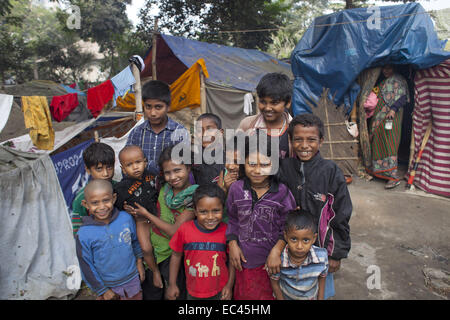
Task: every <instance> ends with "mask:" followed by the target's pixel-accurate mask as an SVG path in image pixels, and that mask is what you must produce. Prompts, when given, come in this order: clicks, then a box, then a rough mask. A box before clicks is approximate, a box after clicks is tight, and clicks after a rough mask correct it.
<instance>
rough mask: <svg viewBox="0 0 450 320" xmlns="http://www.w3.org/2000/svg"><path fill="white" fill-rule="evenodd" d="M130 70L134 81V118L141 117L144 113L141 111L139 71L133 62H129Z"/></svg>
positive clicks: (138, 118)
mask: <svg viewBox="0 0 450 320" xmlns="http://www.w3.org/2000/svg"><path fill="white" fill-rule="evenodd" d="M131 72H132V73H133V76H134V79H135V80H136V83H135V84H134V92H135V100H136V102H135V103H136V110H135V112H134V116H135V120H136V121H139V120H141V119H142V117H143V115H144V113H143V112H142V88H141V73H140V72H139V69H138V67H136V65H135V64H134V63H131Z"/></svg>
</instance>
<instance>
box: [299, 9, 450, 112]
mask: <svg viewBox="0 0 450 320" xmlns="http://www.w3.org/2000/svg"><path fill="white" fill-rule="evenodd" d="M444 46H445V42H444V41H441V40H439V39H438V37H437V34H436V32H435V31H434V27H433V22H432V20H431V18H430V17H429V15H428V14H427V13H426V12H425V10H424V9H423V7H422V6H421V5H420V4H417V3H408V4H404V5H396V6H383V7H369V8H358V9H349V10H343V11H340V12H337V13H333V14H329V15H325V16H321V17H318V18H316V19H315V20H314V22H313V23H312V24H311V26H310V27H309V28H308V30H307V31H306V32H305V34H304V35H303V37H302V38H301V40H300V41H299V43H298V44H297V46H296V48H295V49H294V51H293V53H292V56H291V64H292V72H293V74H294V77H295V80H294V92H293V101H292V107H293V113H294V114H301V113H306V112H309V113H311V111H312V110H311V109H310V107H309V105H308V102H307V101H309V102H314V101H318V100H319V98H320V95H321V94H322V91H323V88H329V89H330V90H329V98H330V99H332V100H333V103H334V104H335V105H337V106H340V105H344V106H345V107H346V111H347V113H348V112H350V111H351V108H352V106H353V103H354V102H355V100H356V98H357V96H358V93H359V91H360V87H359V85H358V84H357V83H356V82H355V80H356V78H357V77H358V75H359V74H360V73H361V72H362V71H363V70H365V69H367V68H371V67H376V66H381V65H384V64H410V65H412V66H413V67H414V68H416V69H425V68H429V67H432V66H435V65H438V64H439V63H441V62H442V61H444V60H446V59H448V58H450V52H446V51H444V50H443V48H444ZM333 97H334V98H333Z"/></svg>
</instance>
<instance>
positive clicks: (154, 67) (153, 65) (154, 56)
mask: <svg viewBox="0 0 450 320" xmlns="http://www.w3.org/2000/svg"><path fill="white" fill-rule="evenodd" d="M157 37H158V18H155V26H154V29H153V39H152V79H153V80H156V79H157V77H156V40H157Z"/></svg>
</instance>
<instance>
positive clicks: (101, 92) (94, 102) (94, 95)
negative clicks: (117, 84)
mask: <svg viewBox="0 0 450 320" xmlns="http://www.w3.org/2000/svg"><path fill="white" fill-rule="evenodd" d="M113 95H114V86H113V84H112V82H111V80H106V81H105V82H103V83H101V84H99V85H98V86H95V87H93V88H90V89H88V91H87V107H88V109H89V110H90V111H91V113H92V115H93V116H94V118H97V116H98V115H99V114H100V112H101V111H102V109H103V107H104V106H105V105H106V104H107V103H108V102H109V100H111V99H112V97H113Z"/></svg>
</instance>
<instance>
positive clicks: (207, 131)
mask: <svg viewBox="0 0 450 320" xmlns="http://www.w3.org/2000/svg"><path fill="white" fill-rule="evenodd" d="M196 133H197V135H198V136H197V137H195V138H196V140H195V142H196V143H195V144H194V146H196V147H198V150H195V151H194V156H193V158H194V163H193V164H192V167H191V171H192V175H193V177H194V181H195V183H196V184H198V185H202V184H208V183H217V182H218V180H219V175H220V172H221V171H222V170H223V169H224V162H225V161H224V156H223V151H224V150H223V149H224V148H223V129H222V120H221V119H220V118H219V117H218V116H216V115H215V114H212V113H203V114H201V115H200V116H199V117H198V118H197V120H196ZM216 152H217V153H218V154H216ZM207 157H209V158H210V159H208V158H207ZM205 158H206V159H205ZM215 159H217V160H218V161H215ZM198 162H199V163H198Z"/></svg>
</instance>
